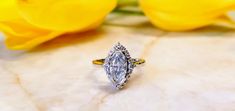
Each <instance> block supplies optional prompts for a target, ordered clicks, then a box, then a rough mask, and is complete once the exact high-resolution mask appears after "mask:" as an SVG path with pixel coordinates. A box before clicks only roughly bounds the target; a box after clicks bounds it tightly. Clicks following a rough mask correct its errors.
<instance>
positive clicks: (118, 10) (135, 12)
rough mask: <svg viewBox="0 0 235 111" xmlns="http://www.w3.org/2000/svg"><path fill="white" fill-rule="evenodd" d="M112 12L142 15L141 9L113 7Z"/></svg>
mask: <svg viewBox="0 0 235 111" xmlns="http://www.w3.org/2000/svg"><path fill="white" fill-rule="evenodd" d="M113 13H119V14H128V15H140V16H142V15H144V13H143V12H141V11H131V10H124V9H118V8H117V9H114V10H113Z"/></svg>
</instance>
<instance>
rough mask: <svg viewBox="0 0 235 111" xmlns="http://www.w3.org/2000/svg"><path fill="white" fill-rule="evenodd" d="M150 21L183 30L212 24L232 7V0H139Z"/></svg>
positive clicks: (173, 29) (167, 28)
mask: <svg viewBox="0 0 235 111" xmlns="http://www.w3.org/2000/svg"><path fill="white" fill-rule="evenodd" d="M140 5H141V8H142V9H143V11H144V13H145V14H146V16H148V17H149V19H150V21H151V22H152V23H153V24H154V25H156V26H158V27H160V28H162V29H166V30H171V31H184V30H191V29H195V28H199V27H203V26H206V25H210V24H214V23H215V22H217V21H218V19H219V18H220V17H221V16H223V15H224V14H225V13H226V12H227V11H229V10H231V9H234V7H235V1H234V0H195V1H191V0H140Z"/></svg>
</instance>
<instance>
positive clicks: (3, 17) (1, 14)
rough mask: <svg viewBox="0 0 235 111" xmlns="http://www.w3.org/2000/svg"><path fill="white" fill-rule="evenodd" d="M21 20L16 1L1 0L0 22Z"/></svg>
mask: <svg viewBox="0 0 235 111" xmlns="http://www.w3.org/2000/svg"><path fill="white" fill-rule="evenodd" d="M18 18H20V16H19V14H18V12H17V8H16V1H15V0H0V21H7V20H12V19H18Z"/></svg>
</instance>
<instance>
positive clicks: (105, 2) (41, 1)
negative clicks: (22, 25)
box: [18, 0, 116, 31]
mask: <svg viewBox="0 0 235 111" xmlns="http://www.w3.org/2000/svg"><path fill="white" fill-rule="evenodd" d="M18 1H19V2H18V6H19V9H20V13H21V14H22V16H23V18H24V19H25V20H27V21H28V22H29V23H30V24H33V25H35V26H37V27H40V28H43V29H47V30H57V31H77V30H81V29H84V28H87V27H88V26H91V25H92V24H94V23H97V21H99V20H101V19H103V18H104V17H105V16H106V15H107V14H108V13H109V12H110V11H111V10H112V9H113V8H114V7H115V5H116V0H102V1H100V0H90V1H89V0H18ZM100 22H101V21H100Z"/></svg>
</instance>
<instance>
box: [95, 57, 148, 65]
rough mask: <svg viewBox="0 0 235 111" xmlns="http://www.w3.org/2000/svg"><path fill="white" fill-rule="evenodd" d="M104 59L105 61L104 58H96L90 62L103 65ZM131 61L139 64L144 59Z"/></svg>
mask: <svg viewBox="0 0 235 111" xmlns="http://www.w3.org/2000/svg"><path fill="white" fill-rule="evenodd" d="M104 61H105V59H96V60H93V61H92V63H93V64H96V65H103V64H104ZM132 61H133V63H134V64H135V65H140V64H143V63H145V60H144V59H139V58H138V59H137V58H135V59H132Z"/></svg>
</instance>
